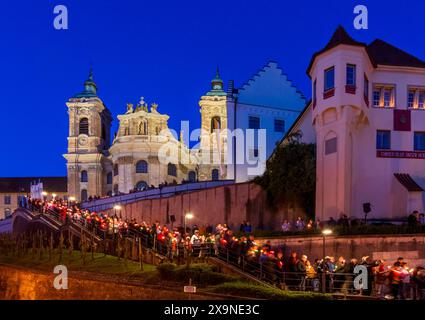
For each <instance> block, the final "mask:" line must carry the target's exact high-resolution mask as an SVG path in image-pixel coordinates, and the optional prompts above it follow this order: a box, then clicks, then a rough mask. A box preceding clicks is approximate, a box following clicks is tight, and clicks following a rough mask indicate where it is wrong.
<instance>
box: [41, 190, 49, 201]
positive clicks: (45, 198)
mask: <svg viewBox="0 0 425 320" xmlns="http://www.w3.org/2000/svg"><path fill="white" fill-rule="evenodd" d="M41 194H42V195H43V199H44V201H46V200H47V195H48V193H47V192H46V191H43V192H42V193H41Z"/></svg>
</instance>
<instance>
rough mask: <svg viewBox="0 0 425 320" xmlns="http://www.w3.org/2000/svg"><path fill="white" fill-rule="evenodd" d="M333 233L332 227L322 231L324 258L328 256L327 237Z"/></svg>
mask: <svg viewBox="0 0 425 320" xmlns="http://www.w3.org/2000/svg"><path fill="white" fill-rule="evenodd" d="M331 234H332V230H331V229H324V230H323V231H322V236H323V259H325V257H326V249H325V244H326V243H325V238H326V236H329V235H331Z"/></svg>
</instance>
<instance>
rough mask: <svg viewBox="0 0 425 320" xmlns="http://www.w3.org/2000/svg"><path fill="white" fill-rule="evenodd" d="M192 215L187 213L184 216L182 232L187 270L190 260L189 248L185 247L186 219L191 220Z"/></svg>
mask: <svg viewBox="0 0 425 320" xmlns="http://www.w3.org/2000/svg"><path fill="white" fill-rule="evenodd" d="M193 217H194V216H193V213H191V212H188V213H186V214H185V215H184V231H183V237H184V238H183V239H184V251H185V256H186V267H187V268H189V265H190V259H189V250H188V249H189V248H188V247H187V244H186V219H189V220H191V219H193Z"/></svg>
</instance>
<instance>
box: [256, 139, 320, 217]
mask: <svg viewBox="0 0 425 320" xmlns="http://www.w3.org/2000/svg"><path fill="white" fill-rule="evenodd" d="M300 138H301V133H300V132H296V133H294V134H293V135H291V136H289V137H288V142H287V143H285V144H280V145H277V146H276V150H275V152H274V154H273V155H272V157H271V158H270V159H269V161H268V162H267V166H266V171H265V172H264V174H263V175H262V176H259V177H257V178H256V179H255V180H254V181H255V182H256V183H257V184H259V185H260V186H262V188H263V189H264V190H265V191H266V192H267V198H268V202H269V205H270V207H272V208H277V207H278V206H279V205H282V204H286V205H288V206H293V207H295V206H298V207H300V208H303V209H304V210H305V211H306V213H307V215H308V216H310V217H313V215H314V206H315V192H316V191H315V190H316V145H315V144H311V143H310V144H307V143H302V142H300Z"/></svg>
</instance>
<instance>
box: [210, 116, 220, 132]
mask: <svg viewBox="0 0 425 320" xmlns="http://www.w3.org/2000/svg"><path fill="white" fill-rule="evenodd" d="M220 129H221V120H220V117H218V116H216V117H212V118H211V133H212V132H214V130H220Z"/></svg>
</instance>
